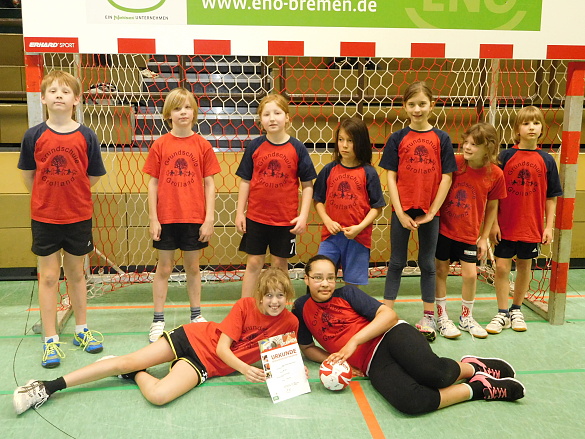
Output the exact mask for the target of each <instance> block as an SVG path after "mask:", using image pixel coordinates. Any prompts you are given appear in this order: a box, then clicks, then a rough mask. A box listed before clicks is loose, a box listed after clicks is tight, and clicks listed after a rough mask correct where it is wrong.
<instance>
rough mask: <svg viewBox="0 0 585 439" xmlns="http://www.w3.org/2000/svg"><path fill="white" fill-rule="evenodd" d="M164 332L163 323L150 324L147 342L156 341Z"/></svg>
mask: <svg viewBox="0 0 585 439" xmlns="http://www.w3.org/2000/svg"><path fill="white" fill-rule="evenodd" d="M164 330H165V322H152V324H151V325H150V332H149V333H148V341H150V342H151V343H154V342H155V341H157V340H158V339H159V338H160V336H161V335H162V334H163V332H164Z"/></svg>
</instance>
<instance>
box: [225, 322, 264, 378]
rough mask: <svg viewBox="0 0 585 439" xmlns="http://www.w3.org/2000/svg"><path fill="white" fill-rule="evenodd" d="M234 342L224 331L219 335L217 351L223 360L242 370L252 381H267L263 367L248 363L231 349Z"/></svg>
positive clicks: (230, 365) (233, 367)
mask: <svg viewBox="0 0 585 439" xmlns="http://www.w3.org/2000/svg"><path fill="white" fill-rule="evenodd" d="M233 342H234V341H233V340H232V339H231V338H230V337H229V336H228V335H226V334H224V333H223V332H222V333H221V335H220V336H219V340H218V342H217V348H216V349H215V353H216V354H217V356H218V357H219V358H220V359H221V361H223V362H224V363H225V364H227V365H228V366H229V367H231V368H232V369H235V370H237V371H238V372H240V373H241V374H242V375H244V376H245V377H246V379H247V380H248V381H250V382H251V383H263V382H264V381H266V375H265V374H264V371H263V370H262V369H258V368H257V367H254V366H251V365H250V364H246V363H244V362H243V361H242V360H240V359H239V358H238V357H236V356H235V354H234V353H233V352H232V350H231V349H230V347H231V345H232V343H233Z"/></svg>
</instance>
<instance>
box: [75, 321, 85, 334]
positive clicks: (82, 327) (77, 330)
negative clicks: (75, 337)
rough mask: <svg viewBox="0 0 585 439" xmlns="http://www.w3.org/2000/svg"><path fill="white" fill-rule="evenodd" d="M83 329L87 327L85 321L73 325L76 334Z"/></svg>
mask: <svg viewBox="0 0 585 439" xmlns="http://www.w3.org/2000/svg"><path fill="white" fill-rule="evenodd" d="M85 329H87V323H84V324H83V325H75V333H76V334H79V333H80V332H83V331H84V330H85Z"/></svg>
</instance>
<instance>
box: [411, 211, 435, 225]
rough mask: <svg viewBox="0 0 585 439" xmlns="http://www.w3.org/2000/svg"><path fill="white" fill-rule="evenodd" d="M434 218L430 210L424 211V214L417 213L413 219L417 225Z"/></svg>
mask: <svg viewBox="0 0 585 439" xmlns="http://www.w3.org/2000/svg"><path fill="white" fill-rule="evenodd" d="M434 218H435V215H433V214H431V213H430V212H427V213H425V214H424V215H419V216H417V217H416V218H415V219H414V222H415V223H416V224H417V226H420V225H421V224H426V223H430V222H431V221H432V220H433V219H434Z"/></svg>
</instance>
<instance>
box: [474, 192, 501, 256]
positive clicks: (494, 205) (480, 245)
mask: <svg viewBox="0 0 585 439" xmlns="http://www.w3.org/2000/svg"><path fill="white" fill-rule="evenodd" d="M498 203H499V200H488V202H487V204H486V208H485V216H484V219H483V228H482V229H481V231H480V233H479V239H478V240H477V260H478V261H479V260H482V259H485V258H486V256H487V240H488V238H489V235H490V232H491V230H492V226H493V224H494V221H495V220H496V218H497V216H498Z"/></svg>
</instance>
